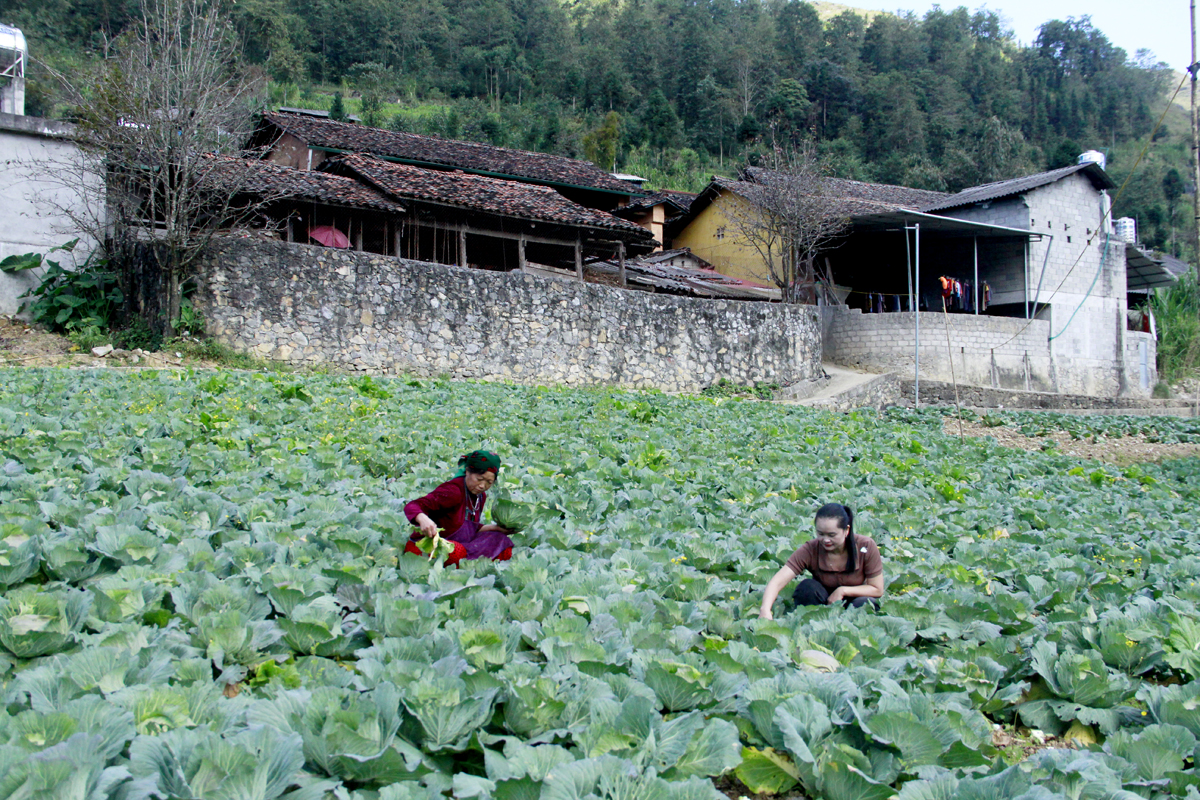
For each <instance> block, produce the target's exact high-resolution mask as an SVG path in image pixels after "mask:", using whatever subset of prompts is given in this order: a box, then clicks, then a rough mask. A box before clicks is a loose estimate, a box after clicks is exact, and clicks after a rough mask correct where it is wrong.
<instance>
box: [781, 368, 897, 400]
mask: <svg viewBox="0 0 1200 800" xmlns="http://www.w3.org/2000/svg"><path fill="white" fill-rule="evenodd" d="M821 368H822V369H823V370H824V372H825V379H824V380H823V381H822V380H817V381H807V382H806V383H805V384H803V385H797V386H789V387H787V388H785V389H783V390H781V391H780V393H779V397H778V401H779V402H780V403H784V404H790V405H800V406H809V407H811V408H825V409H829V410H831V411H849V410H851V409H854V408H863V407H871V408H882V407H884V406H888V405H895V404H896V403H897V402H899V400H900V380H899V377H898V376H897V375H896V374H895V373H891V372H889V373H885V374H883V375H880V374H878V373H874V372H860V371H859V370H854V369H850V368H848V367H842V366H838V365H836V364H822V365H821Z"/></svg>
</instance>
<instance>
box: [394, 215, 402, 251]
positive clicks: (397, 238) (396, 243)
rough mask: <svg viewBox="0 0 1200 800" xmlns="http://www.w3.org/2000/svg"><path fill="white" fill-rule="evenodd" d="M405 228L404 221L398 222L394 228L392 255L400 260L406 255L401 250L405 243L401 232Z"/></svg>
mask: <svg viewBox="0 0 1200 800" xmlns="http://www.w3.org/2000/svg"><path fill="white" fill-rule="evenodd" d="M403 227H404V222H403V220H396V224H395V226H394V227H393V228H392V255H394V256H396V258H400V257H402V256H403V255H404V251H403V250H402V249H401V247H402V246H403V244H404V243H403V241H402V240H401V237H400V231H401V229H402V228H403Z"/></svg>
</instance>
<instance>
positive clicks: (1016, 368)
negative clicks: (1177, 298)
mask: <svg viewBox="0 0 1200 800" xmlns="http://www.w3.org/2000/svg"><path fill="white" fill-rule="evenodd" d="M758 172H761V171H760V170H755V169H747V170H745V171H744V173H743V175H742V179H741V180H740V181H730V180H727V179H723V178H715V179H714V180H713V182H712V184H711V185H710V186H709V187H708V189H706V190H705V191H704V192H702V193H701V195H700V196H699V197H698V198H697V200H696V201H695V202H693V203H692V204H691V207H690V209H689V212H688V214H687V215H685V216H684V217H682V218H681V219H680V220H679V221H678V222H677V223H675V224H674V225H668V226H667V228H668V230H667V233H668V238H669V239H670V246H673V247H683V246H686V247H690V248H691V249H692V251H693V252H695V253H696V254H698V255H700V256H701V257H703V258H704V259H706V260H707V261H709V262H711V263H713V264H714V265H715V266H716V268H717V269H718V270H719V271H720V272H722V273H723V274H726V275H730V276H736V277H743V276H750V277H760V273H761V271H762V260H761V257H759V256H758V255H757V253H756V252H755V251H754V249H753V248H752V247H749V246H748V245H747V244H746V243H745V242H742V241H739V240H738V236H737V232H736V226H733V225H731V224H729V222H728V219H727V217H728V214H727V213H725V214H723V213H722V212H723V207H724V208H725V209H728V208H729V207H730V206H729V204H730V203H738V202H746V200H745V199H744V197H743V196H742V195H745V194H748V193H745V192H739V187H740V186H743V185H744V184H745V183H746V182H747V181H750V182H752V181H755V180H757V178H756V173H758ZM829 183H830V185H831V186H830V189H831V191H832V194H833V196H834V200H833V201H832V202H834V203H836V204H839V205H840V206H842V207H843V209H842V210H843V213H844V214H845V216H846V218H847V219H849V221H850V227H849V229H848V232H847V234H846V235H845V236H844V237H843V238H842V240H841V241H839V242H838V243H836V244H835V245H834V246H832V247H830V248H829V249H828V250H827V251H826V253H825V254H824V255H823V256H822V257H821V258H820V261H821V264H822V266H823V268H824V270H825V274H826V275H827V276H829V277H831V278H832V281H831V282H832V283H833V284H834V287H833V288H834V289H835V292H833V294H836V295H837V296H838V298H839V300H841V302H838V303H834V304H832V305H827V306H826V307H825V308H824V310H823V315H822V316H823V350H824V354H825V358H826V360H827V361H829V362H831V363H834V364H844V365H847V366H854V367H859V368H863V369H867V370H869V371H878V372H888V371H898V372H901V373H902V374H908V375H912V374H915V373H916V372H917V371H918V370H919V374H920V376H921V377H923V378H927V379H932V380H941V381H949V380H952V379H953V380H957V381H959V382H965V383H973V384H978V385H983V386H989V385H990V386H994V387H998V388H1006V389H1026V390H1038V391H1049V392H1061V393H1072V394H1085V395H1092V396H1104V397H1112V396H1119V395H1142V396H1146V395H1149V393H1150V391H1151V390H1152V389H1153V387H1154V385H1155V383H1156V382H1157V374H1156V371H1155V366H1154V364H1155V357H1156V348H1155V337H1154V334H1153V333H1151V332H1148V331H1143V330H1138V329H1134V328H1135V327H1136V326H1133V325H1132V324H1131V323H1130V321H1129V317H1128V314H1127V311H1128V305H1129V301H1128V293H1129V292H1131V291H1132V292H1137V291H1146V290H1147V289H1149V288H1154V287H1158V286H1164V285H1169V284H1170V283H1172V282H1173V281H1174V276H1173V275H1171V274H1169V273H1168V271H1167V270H1166V269H1165V267H1164V266H1163V265H1162V263H1161V259H1155V258H1152V257H1150V256H1148V255H1147V254H1145V253H1143V252H1142V251H1140V250H1138V249H1137V248H1132V249H1127V244H1126V243H1125V242H1124V241H1122V240H1120V239H1119V238H1118V237H1117V236H1116V235H1115V234H1114V230H1113V226H1112V224H1111V216H1110V213H1109V211H1110V207H1109V203H1110V200H1109V196H1108V192H1109V191H1110V190H1112V189H1113V188H1115V187H1114V185H1113V183H1112V181H1111V179H1110V178H1109V177H1108V175H1107V174H1106V173H1105V172H1104V169H1103V167H1102V165H1101V164H1099V163H1097V162H1096V161H1094V160H1091V159H1082V160H1081V162H1080V163H1079V164H1076V165H1075V166H1072V167H1067V168H1064V169H1058V170H1051V171H1049V172H1043V173H1038V174H1035V175H1028V176H1023V177H1021V178H1015V179H1012V180H1007V181H999V182H996V183H991V184H986V185H983V186H976V187H971V188H969V189H965V190H963V191H962V192H959V193H958V194H953V195H951V194H944V193H940V192H927V191H921V190H914V189H909V188H906V187H898V186H885V185H879V184H867V183H859V182H854V181H840V180H830V181H829ZM918 231H919V232H918ZM1131 258H1133V259H1135V261H1130V259H1131ZM760 279H761V278H760ZM943 303H944V304H945V310H944V311H943ZM918 341H919V346H918Z"/></svg>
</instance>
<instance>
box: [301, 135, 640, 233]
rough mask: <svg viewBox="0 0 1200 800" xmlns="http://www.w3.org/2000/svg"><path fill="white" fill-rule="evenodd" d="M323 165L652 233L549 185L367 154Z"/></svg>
mask: <svg viewBox="0 0 1200 800" xmlns="http://www.w3.org/2000/svg"><path fill="white" fill-rule="evenodd" d="M322 169H330V170H334V171H336V172H339V173H343V172H344V171H349V172H351V173H353V174H354V175H356V176H358V177H360V178H362V179H363V180H365V181H368V182H369V183H371V184H373V185H374V186H375V187H376V188H378V189H380V190H382V191H384V192H386V193H387V194H389V195H391V196H392V197H395V198H400V199H406V198H413V199H415V200H424V201H427V202H431V203H439V204H442V205H450V206H457V207H459V208H463V209H469V210H473V211H486V212H489V213H492V214H500V215H503V216H507V217H520V218H523V219H529V220H536V221H539V222H550V223H554V224H559V225H570V226H575V227H587V228H605V229H609V230H614V231H618V232H620V233H622V234H625V235H624V236H623V237H622V238H626V239H646V240H649V239H651V238H652V235H651V233H650V232H649V231H648V230H646V229H645V228H642V227H640V226H638V225H634V224H633V223H632V222H627V221H626V220H623V219H618V218H617V217H614V216H613V215H612V214H609V213H608V212H605V211H597V210H596V209H591V208H585V207H584V206H581V205H579V204H577V203H573V202H571V201H570V200H568V199H567V198H565V197H563V196H562V195H561V194H559V193H558V192H556V191H554V190H553V189H551V188H550V187H548V186H537V185H535V184H529V183H520V182H518V181H505V180H500V179H498V178H488V177H484V176H482V175H471V174H469V173H465V172H447V171H445V170H435V169H422V168H420V167H413V166H409V165H408V164H396V163H393V162H390V161H382V160H380V159H378V158H374V157H372V156H369V155H363V154H353V155H346V156H338V157H337V158H333V159H331V160H330V161H328V162H327V163H326V166H324V167H322Z"/></svg>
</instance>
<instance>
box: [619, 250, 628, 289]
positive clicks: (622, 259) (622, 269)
mask: <svg viewBox="0 0 1200 800" xmlns="http://www.w3.org/2000/svg"><path fill="white" fill-rule="evenodd" d="M617 257H618V258H619V259H620V261H619V265H618V267H617V273H618V274H619V275H620V276H621V288H622V289H625V288H627V287H628V285H629V284H628V283H626V282H625V243H624V242H621V243H620V244H619V245H617Z"/></svg>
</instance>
